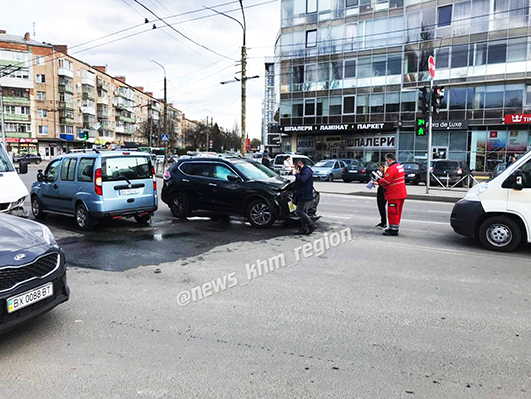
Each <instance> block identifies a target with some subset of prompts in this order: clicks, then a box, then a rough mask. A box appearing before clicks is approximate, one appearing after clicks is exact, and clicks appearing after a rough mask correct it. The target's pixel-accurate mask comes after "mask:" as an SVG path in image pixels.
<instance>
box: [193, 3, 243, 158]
mask: <svg viewBox="0 0 531 399" xmlns="http://www.w3.org/2000/svg"><path fill="white" fill-rule="evenodd" d="M203 7H205V8H207V9H209V10H211V11H214V12H215V13H217V14H220V15H223V16H225V17H227V18H230V19H232V20H233V21H236V22H237V23H238V24H239V25H240V26H241V27H242V30H243V45H242V60H241V62H242V80H241V84H242V85H241V86H242V99H241V101H242V123H241V124H242V138H241V143H240V145H241V154H242V156H244V157H245V150H246V148H245V145H246V139H247V132H246V121H245V113H246V103H247V48H246V47H245V35H246V31H247V24H246V22H245V12H244V10H243V0H240V7H241V9H242V16H243V24H242V23H241V22H240V21H238V20H237V19H236V18H233V17H231V16H230V15H227V14H224V13H222V12H220V11H216V10H214V9H213V8H210V7H206V6H203ZM222 83H225V82H222Z"/></svg>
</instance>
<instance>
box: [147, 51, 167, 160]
mask: <svg viewBox="0 0 531 399" xmlns="http://www.w3.org/2000/svg"><path fill="white" fill-rule="evenodd" d="M150 61H151V62H153V63H155V64H157V65H158V66H160V67H161V68H162V70H163V71H164V134H168V131H167V126H168V120H167V118H168V101H167V98H166V68H164V66H163V65H162V64H160V63H158V62H157V61H155V60H151V59H150ZM164 147H166V142H164ZM165 152H166V155H168V154H167V152H168V151H167V149H166V151H165Z"/></svg>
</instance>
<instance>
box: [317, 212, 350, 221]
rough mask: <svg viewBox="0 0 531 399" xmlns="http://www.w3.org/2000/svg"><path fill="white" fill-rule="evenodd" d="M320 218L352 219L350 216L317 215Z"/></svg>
mask: <svg viewBox="0 0 531 399" xmlns="http://www.w3.org/2000/svg"><path fill="white" fill-rule="evenodd" d="M319 215H320V216H322V217H324V218H328V219H340V220H349V219H352V216H336V215H327V214H322V213H321V214H319Z"/></svg>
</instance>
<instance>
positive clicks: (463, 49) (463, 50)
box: [452, 45, 468, 68]
mask: <svg viewBox="0 0 531 399" xmlns="http://www.w3.org/2000/svg"><path fill="white" fill-rule="evenodd" d="M466 66H468V46H467V45H464V46H454V47H452V68H461V67H466Z"/></svg>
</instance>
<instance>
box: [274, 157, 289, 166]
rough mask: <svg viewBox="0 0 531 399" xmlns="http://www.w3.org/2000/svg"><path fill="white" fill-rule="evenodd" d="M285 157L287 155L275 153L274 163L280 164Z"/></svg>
mask: <svg viewBox="0 0 531 399" xmlns="http://www.w3.org/2000/svg"><path fill="white" fill-rule="evenodd" d="M287 157H288V156H287V155H277V156H276V157H275V165H282V164H283V163H284V161H285V160H286V158H287Z"/></svg>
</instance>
